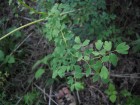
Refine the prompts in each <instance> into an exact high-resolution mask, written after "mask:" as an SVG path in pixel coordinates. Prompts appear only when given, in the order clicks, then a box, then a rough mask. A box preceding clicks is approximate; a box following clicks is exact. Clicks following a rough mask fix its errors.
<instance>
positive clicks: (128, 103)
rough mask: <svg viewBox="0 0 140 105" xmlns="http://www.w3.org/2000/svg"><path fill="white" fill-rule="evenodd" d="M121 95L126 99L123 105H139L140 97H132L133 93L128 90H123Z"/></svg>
mask: <svg viewBox="0 0 140 105" xmlns="http://www.w3.org/2000/svg"><path fill="white" fill-rule="evenodd" d="M120 94H121V96H122V97H123V98H124V99H123V101H122V103H123V105H139V103H140V97H139V96H135V95H132V94H131V92H129V91H128V90H126V89H123V90H122V91H121V92H120Z"/></svg>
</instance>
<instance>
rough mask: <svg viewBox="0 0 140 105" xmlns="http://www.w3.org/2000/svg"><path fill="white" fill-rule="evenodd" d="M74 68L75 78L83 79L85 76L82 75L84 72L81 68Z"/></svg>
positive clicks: (76, 66)
mask: <svg viewBox="0 0 140 105" xmlns="http://www.w3.org/2000/svg"><path fill="white" fill-rule="evenodd" d="M74 68H75V73H74V77H75V78H79V79H80V78H82V76H83V74H82V70H81V68H80V66H79V65H75V66H74Z"/></svg>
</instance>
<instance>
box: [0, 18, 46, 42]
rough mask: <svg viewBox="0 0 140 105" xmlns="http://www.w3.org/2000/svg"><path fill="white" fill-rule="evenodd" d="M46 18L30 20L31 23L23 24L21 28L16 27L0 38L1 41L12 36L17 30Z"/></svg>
mask: <svg viewBox="0 0 140 105" xmlns="http://www.w3.org/2000/svg"><path fill="white" fill-rule="evenodd" d="M44 20H45V19H39V20H35V21H33V22H30V23H28V24H25V25H23V26H21V27H19V28H16V29H14V30H13V31H11V32H9V33H8V34H6V35H4V36H2V37H1V38H0V41H1V40H3V39H4V38H6V37H8V36H10V35H11V34H12V33H14V32H16V31H18V30H20V29H22V28H25V27H28V26H30V25H33V24H36V23H39V22H41V21H44Z"/></svg>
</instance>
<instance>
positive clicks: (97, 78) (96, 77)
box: [93, 74, 99, 82]
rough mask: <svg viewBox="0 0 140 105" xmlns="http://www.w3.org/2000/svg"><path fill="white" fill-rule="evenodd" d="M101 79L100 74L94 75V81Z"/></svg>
mask: <svg viewBox="0 0 140 105" xmlns="http://www.w3.org/2000/svg"><path fill="white" fill-rule="evenodd" d="M98 80H99V75H98V74H95V75H94V76H93V82H96V81H98Z"/></svg>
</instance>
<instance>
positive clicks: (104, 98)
mask: <svg viewBox="0 0 140 105" xmlns="http://www.w3.org/2000/svg"><path fill="white" fill-rule="evenodd" d="M89 87H90V88H92V89H94V90H96V91H98V92H99V93H100V94H101V95H102V97H103V100H104V101H105V102H106V103H107V99H106V97H105V95H104V93H103V92H102V91H101V90H99V89H98V88H96V87H94V86H89Z"/></svg>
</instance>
